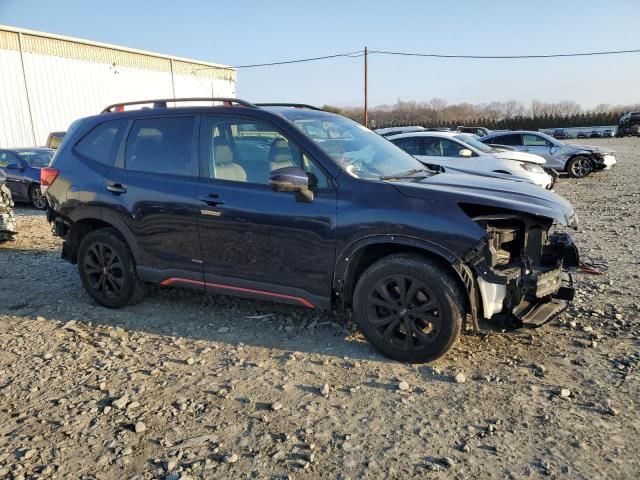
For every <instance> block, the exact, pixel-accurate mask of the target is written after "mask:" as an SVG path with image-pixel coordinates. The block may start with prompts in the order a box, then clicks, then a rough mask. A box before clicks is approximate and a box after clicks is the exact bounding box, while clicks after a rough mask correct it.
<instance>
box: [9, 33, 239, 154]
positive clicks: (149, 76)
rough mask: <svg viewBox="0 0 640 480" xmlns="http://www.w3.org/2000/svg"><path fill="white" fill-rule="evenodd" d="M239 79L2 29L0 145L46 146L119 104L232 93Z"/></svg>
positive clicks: (192, 65)
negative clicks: (80, 122)
mask: <svg viewBox="0 0 640 480" xmlns="http://www.w3.org/2000/svg"><path fill="white" fill-rule="evenodd" d="M235 82H236V72H235V69H232V68H225V67H220V66H212V65H211V64H204V63H198V62H189V61H184V60H181V59H174V58H172V57H165V56H161V55H154V54H149V53H145V52H138V51H134V50H127V49H120V48H117V47H110V46H104V45H102V44H93V43H88V42H86V43H85V42H82V41H77V40H72V39H66V38H64V37H58V36H48V35H47V34H41V33H37V32H29V33H25V32H24V31H20V30H18V29H11V28H5V27H0V147H11V146H29V145H34V144H35V145H43V144H44V143H45V141H46V139H47V136H48V135H49V133H50V132H52V131H57V130H66V129H67V127H68V126H69V124H70V123H71V122H72V121H73V120H75V119H77V118H80V117H83V116H88V115H94V114H96V113H98V112H100V111H101V110H102V109H103V108H104V107H105V106H107V105H109V104H111V103H116V102H120V101H130V100H143V99H151V98H171V97H174V94H175V96H176V97H202V96H206V97H209V96H220V97H235Z"/></svg>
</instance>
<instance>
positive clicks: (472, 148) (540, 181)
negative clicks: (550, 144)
mask: <svg viewBox="0 0 640 480" xmlns="http://www.w3.org/2000/svg"><path fill="white" fill-rule="evenodd" d="M387 139H388V140H389V141H391V142H393V143H394V144H395V145H397V146H398V147H400V148H401V149H403V150H404V151H405V152H407V153H410V154H411V155H413V156H414V157H416V158H417V159H418V160H420V161H421V162H422V163H424V164H426V165H438V166H442V167H445V169H447V168H449V169H454V170H457V171H461V172H466V173H475V174H487V173H494V174H502V175H511V176H513V177H516V178H517V179H518V180H520V179H524V180H526V181H528V182H531V183H534V184H536V185H538V186H540V187H542V188H546V189H548V190H550V189H551V188H552V187H553V183H554V178H553V177H552V176H551V175H549V174H548V173H547V172H545V170H544V168H543V167H544V165H545V163H546V160H545V159H544V158H542V157H540V156H538V155H533V154H530V153H525V152H517V151H512V150H503V149H498V148H492V147H490V146H488V145H485V144H484V143H482V142H479V141H478V140H477V139H476V138H475V136H474V135H471V134H468V133H458V132H413V133H403V134H400V135H393V136H389V137H387Z"/></svg>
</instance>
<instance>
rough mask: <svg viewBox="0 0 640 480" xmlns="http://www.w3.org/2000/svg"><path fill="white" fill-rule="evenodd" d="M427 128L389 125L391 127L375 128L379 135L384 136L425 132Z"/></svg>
mask: <svg viewBox="0 0 640 480" xmlns="http://www.w3.org/2000/svg"><path fill="white" fill-rule="evenodd" d="M425 130H426V128H424V127H420V126H417V125H416V126H413V127H389V128H378V129H377V130H374V131H375V132H376V133H377V134H378V135H382V136H383V137H388V136H390V135H397V134H399V133H407V132H423V131H425Z"/></svg>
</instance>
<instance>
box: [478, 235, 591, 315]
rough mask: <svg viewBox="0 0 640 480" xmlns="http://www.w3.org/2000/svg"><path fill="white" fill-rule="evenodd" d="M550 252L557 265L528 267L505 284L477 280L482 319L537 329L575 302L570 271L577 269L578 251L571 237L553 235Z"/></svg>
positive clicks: (483, 279)
mask: <svg viewBox="0 0 640 480" xmlns="http://www.w3.org/2000/svg"><path fill="white" fill-rule="evenodd" d="M551 238H552V242H551V244H550V253H551V254H552V255H554V256H555V257H557V265H556V266H555V267H552V266H528V267H525V268H523V269H522V273H521V274H520V275H517V276H514V275H512V276H510V277H509V278H508V279H507V280H506V281H504V282H503V283H499V282H497V281H492V280H498V279H499V278H500V277H499V276H496V277H494V278H493V279H491V278H489V279H487V278H482V277H481V276H478V277H477V284H478V291H479V294H480V295H479V296H480V301H481V304H482V312H483V315H482V316H483V317H484V318H485V319H491V320H492V321H500V322H503V323H507V324H510V325H512V326H515V327H537V326H540V325H543V324H544V323H546V322H548V321H549V320H551V319H552V318H553V317H555V316H556V315H557V314H558V313H560V312H561V311H563V310H564V309H565V308H566V307H567V305H568V304H569V302H571V300H573V298H574V295H575V289H574V287H573V281H572V279H571V276H570V274H569V273H568V272H567V271H566V269H567V268H575V267H578V265H579V263H580V259H579V254H578V250H577V248H576V246H575V244H574V243H573V239H572V238H571V236H569V235H568V234H564V233H562V234H559V233H558V234H554V235H553V236H552V237H551Z"/></svg>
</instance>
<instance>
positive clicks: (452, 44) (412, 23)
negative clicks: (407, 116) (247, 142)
mask: <svg viewBox="0 0 640 480" xmlns="http://www.w3.org/2000/svg"><path fill="white" fill-rule="evenodd" d="M0 24H4V25H10V26H15V27H22V28H28V29H33V30H41V31H45V32H50V33H57V34H61V35H67V36H73V37H79V38H83V39H88V40H93V41H98V42H105V43H112V44H116V45H122V46H126V47H129V48H137V49H142V50H150V51H153V52H158V53H164V54H169V55H176V56H181V57H187V58H191V59H196V60H202V61H207V62H213V63H220V64H226V65H233V66H236V65H247V64H254V63H264V62H276V61H283V60H291V59H300V58H308V57H315V56H324V55H331V54H336V53H344V52H353V51H359V50H362V49H363V48H364V47H365V46H367V47H368V48H369V49H370V50H391V51H405V52H421V53H438V54H463V55H522V54H548V53H567V52H589V51H605V50H629V49H640V28H638V25H640V1H638V0H610V1H607V2H605V1H601V0H598V1H594V0H582V1H579V0H575V1H574V0H562V1H557V0H556V1H549V0H539V1H537V2H516V1H502V0H498V1H488V0H475V1H467V0H457V1H455V2H445V1H427V0H423V1H419V0H415V1H411V0H406V1H403V0H396V1H393V2H390V1H377V2H374V1H361V0H351V1H349V0H341V1H335V0H313V1H304V0H294V1H291V0H272V1H269V2H265V1H260V0H233V1H229V0H226V1H216V0H208V1H207V0H181V1H174V0H154V1H143V0H138V1H135V0H100V1H89V0H84V1H83V0H55V1H49V0H0ZM363 72H364V69H363V59H362V58H338V59H332V60H322V61H317V62H310V63H301V64H295V65H286V66H273V67H265V68H256V69H240V70H239V71H238V77H237V79H238V83H237V96H238V97H239V98H244V99H246V100H249V101H253V102H261V101H262V102H264V101H274V102H276V101H278V102H300V103H310V104H316V105H324V104H330V105H337V106H356V105H361V104H362V103H363V76H364V73H363ZM639 84H640V53H630V54H624V55H613V56H594V57H581V58H560V59H535V60H462V59H434V58H413V57H391V56H382V55H370V56H369V104H370V105H371V106H373V105H380V104H393V103H395V102H396V101H397V100H403V101H409V100H415V101H427V100H429V99H431V98H435V97H438V98H443V99H445V100H446V101H447V102H448V103H450V104H451V103H459V102H469V103H485V102H490V101H493V100H497V101H506V100H510V99H515V100H519V101H521V102H523V103H524V104H525V105H528V104H529V103H530V102H531V100H534V99H537V100H541V101H545V102H557V101H561V100H573V101H576V102H578V103H579V104H581V105H582V106H584V107H587V108H588V107H593V106H595V105H597V104H601V103H609V104H631V103H639V102H640V88H638V85H639Z"/></svg>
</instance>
